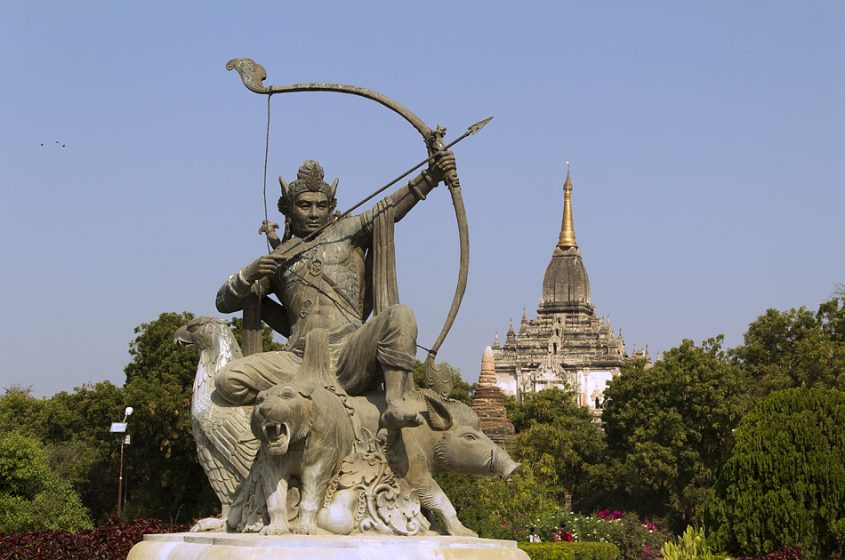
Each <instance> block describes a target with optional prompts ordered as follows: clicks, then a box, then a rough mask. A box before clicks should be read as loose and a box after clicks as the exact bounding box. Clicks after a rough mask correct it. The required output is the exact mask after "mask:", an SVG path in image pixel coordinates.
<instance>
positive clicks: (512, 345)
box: [493, 162, 648, 413]
mask: <svg viewBox="0 0 845 560" xmlns="http://www.w3.org/2000/svg"><path fill="white" fill-rule="evenodd" d="M563 192H564V202H563V220H562V223H561V229H560V235H559V237H558V242H557V244H556V245H555V248H554V250H553V251H552V258H551V261H550V262H549V265H548V266H547V267H546V273H545V275H544V276H543V295H542V298H541V299H540V304H539V306H538V308H537V318H536V319H531V320H529V319H528V317H527V314H526V311H525V308H523V312H522V321H521V322H520V327H519V332H518V333H516V332H514V330H513V325H512V323H511V325H510V326H509V327H508V332H507V336H506V338H505V344H504V345H502V346H499V344H498V336H497V337H496V341H495V342H494V347H493V355H494V361H495V375H496V384H497V386H498V387H499V388H501V389H502V391H504V392H505V393H508V394H512V395H516V396H517V398H521V396H522V394H524V393H526V392H530V391H539V390H542V389H545V388H551V387H560V388H566V387H568V388H570V389H573V390H575V391H576V393H577V398H578V401H579V404H581V405H582V406H587V407H589V408H591V409H594V410H595V411H596V413H598V412H599V411H600V409H601V406H602V401H603V400H604V388H605V386H606V384H607V381H609V380H610V379H611V378H612V377H614V376H616V375H618V374H619V371H620V368H621V367H622V365H623V364H624V363H625V361H626V360H628V359H629V356H628V354H627V352H626V351H625V342H624V340H623V339H622V332H621V330H620V332H619V334H618V336H617V335H614V333H613V329H612V328H611V326H610V322H609V321H607V320H605V319H604V318H603V317H597V316H596V313H595V307H594V306H593V304H592V302H591V300H590V279H589V276H588V275H587V269H586V268H585V267H584V262H583V260H582V258H581V252H580V251H579V249H578V243H577V241H576V240H575V226H574V222H573V217H572V179H571V178H570V173H569V167H568V162H567V171H566V182H565V183H564V186H563ZM636 357H644V358H648V355H647V352H639V353H637V356H636Z"/></svg>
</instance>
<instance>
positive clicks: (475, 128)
mask: <svg viewBox="0 0 845 560" xmlns="http://www.w3.org/2000/svg"><path fill="white" fill-rule="evenodd" d="M492 120H493V117H487V118H486V119H484V120H483V121H478V122H477V123H475V124H473V125H470V126H468V127H467V129H466V132H464V133H463V134H461V135H460V136H458V137H457V138H455V139H454V140H452V141H451V142H449V143H448V144H447V145H445V146H443V148H442V149H441V150H439V151H437V152H435V153H433V154H432V155H431V156H429V157H427V158H426V159H424V160H422V161H421V162H419V163H418V164H416V165H415V166H413V167H412V168H410V169H408V170H407V171H405V172H404V173H402V174H401V175H399V176H398V177H396V178H395V179H393V180H391V181H390V182H388V183H387V184H386V185H384V186H383V187H381V188H379V189H378V190H376V191H374V192H373V193H372V194H370V195H368V196H367V197H366V198H364V199H362V200H360V201H359V202H357V203H355V204H354V205H353V206H352V207H351V208H349V209H348V210H346V211H345V212H343V213H342V214H340V215H339V216H337V217H336V218H334V219H333V220H331V221H329V222H327V223H326V224H325V225H323V226H321V227H320V228H319V229H317V230H315V231H312V232H311V233H309V234H308V235H306V236H305V237H303V238H302V239H299V240H298V241H299V242H298V243H295V244H293V245H288V246H287V247H285V246H284V245H283V246H282V247H284V248H285V253H287V252H289V251H290V250H292V249H295V248H296V247H298V246H299V245H301V244H303V243H307V242H309V241H311V240H312V239H314V238H315V237H317V236H318V235H320V234H321V233H322V232H324V231H325V230H326V229H327V228H329V227H331V226H332V225H333V224H335V223H337V222H339V221H340V220H342V219H343V218H345V217H346V216H348V215H349V214H351V213H352V212H354V211H355V210H356V209H358V208H360V207H361V206H362V205H364V204H366V203H367V202H368V201H370V200H372V199H373V198H374V197H376V196H378V195H379V194H381V193H383V192H384V191H386V190H387V189H389V188H390V187H392V186H393V185H395V184H396V183H398V182H399V181H401V180H402V179H404V178H405V177H407V176H408V175H410V174H411V173H413V172H414V171H416V170H417V169H419V168H420V167H422V166H423V165H425V164H426V163H430V162H432V161H434V160H435V159H436V157H437V154H439V153H441V152H445V151H446V150H448V149H449V148H451V147H452V146H454V145H455V144H457V143H458V142H460V141H461V140H463V139H464V138H467V137H469V136H472V135H473V134H477V133H478V132H479V131H480V130H481V129H482V128H484V127H485V126H487V123H489V122H490V121H492Z"/></svg>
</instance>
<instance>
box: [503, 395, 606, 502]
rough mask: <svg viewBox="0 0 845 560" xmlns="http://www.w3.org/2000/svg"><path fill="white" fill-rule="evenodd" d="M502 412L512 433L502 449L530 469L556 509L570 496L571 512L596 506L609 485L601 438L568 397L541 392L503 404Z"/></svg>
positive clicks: (588, 415)
mask: <svg viewBox="0 0 845 560" xmlns="http://www.w3.org/2000/svg"><path fill="white" fill-rule="evenodd" d="M506 406H507V409H508V418H509V419H510V420H511V421H512V422H513V424H514V427H515V428H516V430H517V434H516V436H515V438H514V439H513V440H512V441H511V442H509V444H508V449H509V451H510V452H511V455H512V456H513V458H514V459H515V460H517V461H519V462H521V463H522V464H524V465H534V474H535V475H536V478H537V480H538V481H539V482H540V483H541V484H543V485H544V486H545V487H546V488H547V489H549V491H550V493H551V495H552V496H553V497H554V498H555V499H556V500H557V501H558V502H559V503H561V504H562V503H564V499H565V495H566V494H571V495H572V505H573V507H574V508H575V509H578V510H580V511H589V510H591V509H592V507H593V506H595V505H598V502H599V501H600V500H601V498H602V497H603V495H604V494H605V493H606V492H607V490H608V487H609V485H610V471H609V470H608V468H607V466H606V465H605V464H604V460H605V456H606V445H605V441H604V433H603V432H602V430H601V429H600V428H599V426H598V425H597V424H596V423H595V422H594V421H593V420H594V418H593V416H592V414H591V413H590V412H589V411H588V410H587V409H586V408H584V407H580V406H578V405H577V404H576V402H575V398H574V393H573V392H572V391H568V390H561V389H557V388H555V389H546V390H544V391H538V392H536V393H528V394H526V395H524V397H523V400H522V402H521V403H518V402H516V400H515V399H508V400H507V405H506Z"/></svg>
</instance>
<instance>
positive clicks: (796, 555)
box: [737, 546, 834, 560]
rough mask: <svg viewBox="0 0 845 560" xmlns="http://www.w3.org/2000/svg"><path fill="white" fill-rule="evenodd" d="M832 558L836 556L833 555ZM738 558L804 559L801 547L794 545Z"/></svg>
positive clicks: (739, 559) (742, 559)
mask: <svg viewBox="0 0 845 560" xmlns="http://www.w3.org/2000/svg"><path fill="white" fill-rule="evenodd" d="M831 558H834V557H833V556H831ZM737 560H804V555H803V554H801V549H800V548H796V547H794V546H782V547H780V548H779V549H777V550H775V551H774V552H770V553H768V554H760V555H758V556H743V557H741V558H738V559H737Z"/></svg>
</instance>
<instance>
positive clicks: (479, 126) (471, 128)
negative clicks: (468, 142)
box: [467, 117, 493, 135]
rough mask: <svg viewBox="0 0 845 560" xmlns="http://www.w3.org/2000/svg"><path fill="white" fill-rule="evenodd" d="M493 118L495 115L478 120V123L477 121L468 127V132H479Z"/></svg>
mask: <svg viewBox="0 0 845 560" xmlns="http://www.w3.org/2000/svg"><path fill="white" fill-rule="evenodd" d="M492 120H493V117H487V118H486V119H484V120H483V121H478V122H477V123H475V124H474V125H471V126H469V127H468V128H467V132H468V133H469V134H470V135H472V134H475V133H476V132H478V131H479V130H481V129H482V128H484V127H485V126H487V123H489V122H490V121H492Z"/></svg>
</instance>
